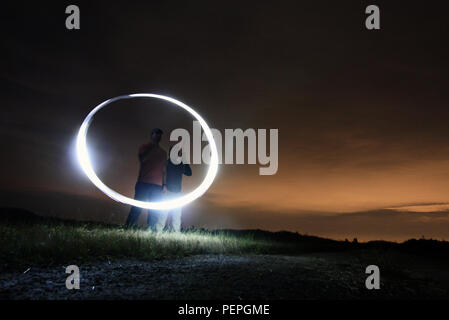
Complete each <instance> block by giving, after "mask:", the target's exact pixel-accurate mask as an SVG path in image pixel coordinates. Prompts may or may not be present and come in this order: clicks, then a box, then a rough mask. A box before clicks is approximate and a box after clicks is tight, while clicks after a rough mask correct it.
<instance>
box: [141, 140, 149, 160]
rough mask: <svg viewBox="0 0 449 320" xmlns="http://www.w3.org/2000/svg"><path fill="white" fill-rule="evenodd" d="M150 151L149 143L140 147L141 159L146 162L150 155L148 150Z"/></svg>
mask: <svg viewBox="0 0 449 320" xmlns="http://www.w3.org/2000/svg"><path fill="white" fill-rule="evenodd" d="M149 151H150V148H149V146H148V145H147V144H143V145H141V146H140V148H139V161H140V162H144V161H145V160H146V159H147V157H148V152H149Z"/></svg>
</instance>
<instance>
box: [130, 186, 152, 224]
mask: <svg viewBox="0 0 449 320" xmlns="http://www.w3.org/2000/svg"><path fill="white" fill-rule="evenodd" d="M147 194H148V190H147V188H146V186H145V185H144V184H142V183H141V182H137V183H136V188H135V194H134V199H135V200H141V201H145V200H146V198H147ZM141 212H142V208H139V207H131V210H130V212H129V215H128V219H126V223H125V227H127V228H135V227H136V226H137V221H138V220H139V216H140V213H141Z"/></svg>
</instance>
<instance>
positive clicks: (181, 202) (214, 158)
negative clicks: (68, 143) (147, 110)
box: [76, 93, 218, 210]
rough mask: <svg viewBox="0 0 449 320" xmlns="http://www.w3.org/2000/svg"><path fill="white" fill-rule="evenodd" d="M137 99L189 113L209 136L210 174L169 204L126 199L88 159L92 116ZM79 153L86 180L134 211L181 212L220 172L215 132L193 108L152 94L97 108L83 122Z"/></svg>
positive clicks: (78, 146) (143, 94)
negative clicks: (99, 176)
mask: <svg viewBox="0 0 449 320" xmlns="http://www.w3.org/2000/svg"><path fill="white" fill-rule="evenodd" d="M134 98H156V99H161V100H165V101H168V102H171V103H173V104H175V105H177V106H179V107H181V108H183V109H184V110H187V111H188V112H189V113H190V114H191V115H192V116H193V117H195V118H196V120H198V122H199V123H200V124H201V127H202V128H203V130H204V133H205V134H206V137H207V140H208V141H209V146H210V151H211V158H210V164H209V170H208V171H207V174H206V177H205V178H204V180H203V181H202V182H201V184H200V185H199V186H198V187H197V188H196V189H195V190H193V191H191V192H190V193H188V194H185V195H183V196H182V197H179V198H176V199H171V200H166V201H157V202H150V201H148V202H146V201H140V200H135V199H132V198H129V197H126V196H124V195H122V194H120V193H118V192H116V191H114V190H112V189H111V188H109V187H108V186H107V185H105V184H104V183H103V182H102V181H101V180H100V178H98V176H97V174H96V173H95V171H94V169H93V168H92V164H91V162H90V159H89V153H88V151H87V143H86V136H87V130H88V129H89V125H90V123H91V122H92V119H93V116H94V115H95V113H97V112H98V111H99V110H100V109H102V108H104V107H105V106H107V105H108V104H110V103H112V102H115V101H118V100H123V99H134ZM76 151H77V156H78V161H79V163H80V165H81V168H82V169H83V171H84V173H85V174H86V175H87V177H88V178H89V179H90V181H92V183H93V184H94V185H95V186H96V187H97V188H98V189H100V190H101V191H102V192H104V193H105V194H106V195H107V196H109V197H110V198H112V199H114V200H116V201H118V202H121V203H126V204H129V205H132V206H135V207H140V208H143V209H155V210H169V209H174V208H179V207H182V206H185V205H186V204H188V203H190V202H192V201H194V200H195V199H197V198H199V197H201V196H202V195H203V194H204V193H205V192H206V191H207V189H208V188H209V187H210V186H211V185H212V183H213V181H214V179H215V176H216V174H217V171H218V151H217V145H216V143H215V140H214V137H213V135H212V131H211V130H210V128H209V126H208V125H207V123H206V121H204V119H203V118H202V117H201V116H200V115H199V114H198V113H197V112H196V111H195V110H193V109H192V108H191V107H189V106H188V105H186V104H185V103H183V102H181V101H178V100H176V99H173V98H170V97H167V96H163V95H159V94H152V93H136V94H129V95H123V96H119V97H115V98H112V99H109V100H106V101H104V102H102V103H100V104H99V105H98V106H96V107H95V108H94V109H93V110H92V111H91V112H90V113H89V114H88V115H87V117H86V118H85V119H84V121H83V123H82V124H81V127H80V129H79V131H78V137H77V140H76Z"/></svg>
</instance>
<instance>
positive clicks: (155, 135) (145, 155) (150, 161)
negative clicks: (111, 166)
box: [125, 128, 167, 231]
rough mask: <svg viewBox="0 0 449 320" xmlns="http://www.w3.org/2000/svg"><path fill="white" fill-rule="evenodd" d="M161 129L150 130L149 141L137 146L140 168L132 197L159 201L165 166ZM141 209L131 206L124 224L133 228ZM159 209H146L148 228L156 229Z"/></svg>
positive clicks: (165, 157)
mask: <svg viewBox="0 0 449 320" xmlns="http://www.w3.org/2000/svg"><path fill="white" fill-rule="evenodd" d="M162 134H163V132H162V130H161V129H159V128H155V129H153V130H151V141H150V142H149V143H146V144H144V145H142V146H140V148H139V161H140V170H139V176H138V179H137V183H136V187H135V195H134V199H136V200H140V201H160V200H161V198H162V191H163V185H164V184H165V183H164V178H165V170H166V166H167V152H166V151H165V150H164V149H162V148H161V147H160V146H159V142H160V141H161V137H162ZM141 211H142V209H141V208H139V207H132V208H131V210H130V212H129V215H128V219H127V220H126V223H125V226H126V227H128V228H135V227H136V226H137V221H138V220H139V216H140V213H141ZM161 213H162V212H161V211H159V210H151V211H150V210H148V217H147V223H148V228H149V229H150V228H151V229H152V230H153V231H159V230H156V226H157V222H158V220H160V215H161Z"/></svg>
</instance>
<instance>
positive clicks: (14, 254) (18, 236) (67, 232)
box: [0, 223, 280, 265]
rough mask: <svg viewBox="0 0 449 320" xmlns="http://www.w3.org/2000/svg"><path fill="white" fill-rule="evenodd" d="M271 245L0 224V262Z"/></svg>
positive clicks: (218, 237)
mask: <svg viewBox="0 0 449 320" xmlns="http://www.w3.org/2000/svg"><path fill="white" fill-rule="evenodd" d="M279 249H280V248H279V245H277V244H276V243H275V242H272V241H265V240H261V239H254V238H253V237H251V236H250V235H248V236H234V235H229V234H226V233H225V232H222V233H219V234H211V233H209V232H206V231H193V230H192V231H188V232H183V233H168V232H165V233H161V234H156V233H153V232H151V231H143V230H125V229H123V228H121V227H115V226H102V225H95V224H83V223H70V224H58V225H57V224H46V223H38V224H32V225H31V224H30V225H14V224H13V225H5V224H2V225H0V252H1V254H0V257H1V261H2V263H3V264H5V263H6V264H13V265H18V264H22V263H25V264H26V263H37V264H41V263H45V264H51V263H58V262H67V261H70V260H74V259H76V260H77V261H80V260H92V259H97V260H98V259H115V258H137V259H142V260H149V259H161V258H169V257H175V256H187V255H192V254H202V253H212V254H242V253H270V252H276V251H279Z"/></svg>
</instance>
